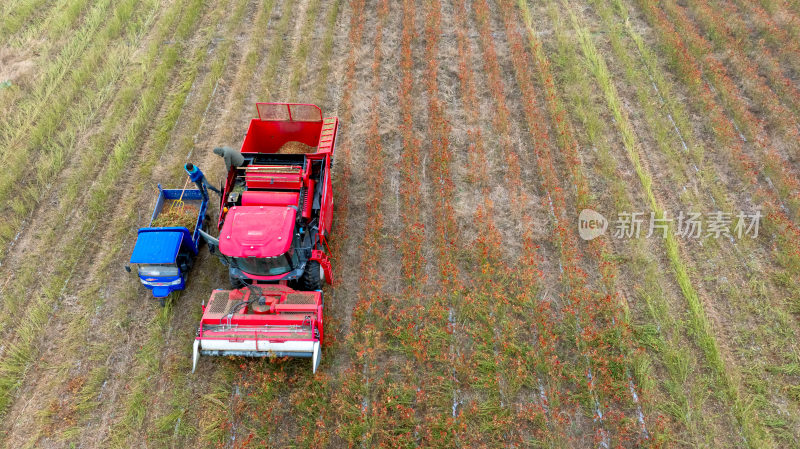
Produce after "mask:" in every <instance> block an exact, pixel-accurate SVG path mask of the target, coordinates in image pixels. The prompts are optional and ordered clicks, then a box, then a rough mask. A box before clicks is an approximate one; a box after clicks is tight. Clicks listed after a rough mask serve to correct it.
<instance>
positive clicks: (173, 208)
mask: <svg viewBox="0 0 800 449" xmlns="http://www.w3.org/2000/svg"><path fill="white" fill-rule="evenodd" d="M176 202H177V201H171V202H170V203H169V204H167V203H165V204H164V207H162V208H161V213H160V214H158V216H157V217H156V219H155V220H153V224H152V227H154V228H168V227H173V226H183V227H184V228H186V229H188V230H190V231H193V230H194V226H195V225H196V224H197V216H198V215H199V214H200V209H198V208H196V207H194V206H190V205H188V204H184V206H183V207H179V206H178V205H176V204H175V203H176Z"/></svg>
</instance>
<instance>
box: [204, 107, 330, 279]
mask: <svg viewBox="0 0 800 449" xmlns="http://www.w3.org/2000/svg"><path fill="white" fill-rule="evenodd" d="M257 109H258V115H259V117H258V118H255V119H253V120H251V122H250V126H249V128H248V131H247V135H246V137H245V139H244V142H243V144H242V149H241V153H242V155H243V156H244V164H243V165H242V166H239V167H231V168H230V170H229V171H228V176H227V179H226V183H225V186H224V190H223V192H222V196H221V200H220V208H219V209H220V215H219V222H218V228H219V242H218V245H216V246H217V247H218V249H219V253H220V259H221V260H222V262H223V263H224V264H225V265H227V266H228V270H229V275H230V280H231V284H232V286H233V287H234V288H238V287H242V286H243V285H245V284H250V283H253V282H254V281H259V282H262V283H265V282H266V283H278V282H280V283H284V284H286V283H288V284H289V285H291V286H292V287H295V288H297V289H300V290H306V291H312V290H319V289H321V288H322V284H323V282H325V281H326V280H327V281H330V280H331V268H330V263H329V261H328V257H327V255H326V253H327V240H326V239H327V235H328V233H329V231H330V228H331V221H332V213H333V194H332V186H331V162H332V157H333V152H334V147H335V139H336V132H337V129H338V119H337V118H336V117H331V118H325V119H323V118H322V112H321V111H320V109H319V108H318V107H317V106H314V105H309V104H287V103H258V104H257ZM286 148H292V150H290V151H287V150H286ZM297 148H300V150H297Z"/></svg>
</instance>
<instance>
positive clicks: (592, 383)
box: [505, 2, 652, 442]
mask: <svg viewBox="0 0 800 449" xmlns="http://www.w3.org/2000/svg"><path fill="white" fill-rule="evenodd" d="M519 7H520V9H521V11H522V16H523V20H524V21H525V26H526V27H527V29H528V31H529V40H530V47H531V50H532V52H533V55H534V61H535V62H536V64H537V67H538V71H539V78H540V81H541V82H542V84H543V86H544V98H545V102H546V104H547V107H548V111H549V113H550V116H551V122H552V123H553V124H554V126H555V128H556V132H557V142H558V144H559V146H560V147H561V149H562V153H563V154H564V155H565V156H564V157H566V158H567V161H568V162H567V163H566V164H565V165H566V166H567V167H568V169H569V172H570V178H569V179H570V180H571V181H572V187H573V189H574V191H575V192H576V202H577V205H578V207H579V208H580V207H592V205H593V201H594V200H592V199H591V197H590V196H589V192H588V182H587V180H586V179H585V175H584V174H583V168H582V163H581V159H580V158H579V157H578V155H577V142H576V139H575V138H574V136H573V131H572V129H571V124H570V123H569V119H568V116H567V115H566V113H565V108H564V106H563V104H562V101H561V98H560V95H559V93H558V91H557V89H556V87H555V84H554V77H553V75H552V72H551V69H550V61H549V60H548V58H547V57H546V56H545V55H544V52H543V51H542V48H541V43H540V42H539V41H538V39H537V38H536V36H535V34H534V31H533V28H532V17H531V15H530V12H529V11H528V9H527V5H525V4H524V3H523V2H520V3H519ZM505 11H506V12H505V18H506V27H507V33H508V34H509V36H510V39H511V41H512V54H516V56H515V57H514V59H515V71H516V73H517V80H518V82H519V83H520V86H521V90H522V92H523V93H525V95H524V97H525V98H526V99H527V98H528V97H530V98H531V99H532V100H527V101H526V104H529V105H535V102H534V101H533V98H535V97H534V94H533V88H532V87H530V86H528V84H529V82H528V81H526V80H525V79H524V77H523V74H524V73H526V71H528V70H531V69H530V68H529V66H528V65H527V64H528V63H527V60H525V59H524V58H523V53H522V51H521V47H522V44H521V42H520V40H521V39H520V38H519V37H518V36H517V35H515V32H514V29H513V28H511V27H510V24H509V21H510V20H511V18H513V17H514V16H513V14H512V13H511V12H510V10H509V8H508V7H506V8H505ZM526 116H527V117H528V123H529V128H530V130H531V132H537V130H536V123H538V122H540V121H541V120H540V119H539V117H541V112H539V111H537V110H536V109H535V108H533V107H528V108H527V109H526ZM538 132H540V133H541V131H538ZM540 138H541V137H540ZM542 153H543V154H545V153H544V152H542ZM550 165H551V166H552V163H550ZM547 170H548V169H547V168H545V169H544V170H541V171H543V172H546V171H547ZM543 176H547V175H546V174H545V175H543ZM545 179H546V178H545ZM550 182H553V181H550ZM556 195H560V193H556ZM563 201H564V200H563V199H557V201H554V205H555V204H560V203H562V202H563ZM555 210H556V209H555V206H554V215H556V214H555ZM562 214H563V212H562ZM556 217H557V215H556ZM562 219H563V215H562ZM556 224H557V225H558V222H556ZM565 234H566V235H565V236H564V237H562V238H564V239H570V240H573V242H574V236H571V235H568V234H567V233H566V232H565ZM569 245H574V243H569ZM565 254H567V256H568V257H569V252H567V253H565ZM589 254H590V255H591V256H592V259H593V260H594V263H595V264H597V265H596V270H597V272H598V273H599V274H600V275H601V276H600V279H599V280H600V282H601V284H602V286H603V289H602V291H596V290H595V291H593V290H589V289H588V287H585V286H583V284H584V283H585V281H584V280H582V278H585V273H582V271H581V269H580V268H577V266H574V267H573V268H569V266H568V265H566V264H565V271H567V273H569V271H570V270H575V271H576V274H574V275H572V276H568V277H567V279H568V282H569V284H568V285H570V286H572V287H573V288H578V289H579V290H578V291H579V292H583V293H581V294H579V295H578V296H579V297H580V298H581V299H580V300H575V297H574V296H572V298H573V302H572V304H570V305H569V306H567V307H566V309H567V311H568V312H569V314H570V315H568V316H572V320H574V321H573V325H574V326H575V327H576V328H578V329H580V331H578V335H576V344H577V349H578V350H579V351H580V352H581V354H582V357H583V358H584V360H585V362H586V363H587V372H588V373H591V377H590V378H589V388H590V393H591V396H592V398H593V401H594V404H593V409H594V410H595V412H596V417H595V419H596V420H598V421H601V422H602V421H603V420H605V421H608V424H607V426H608V427H609V428H610V429H612V430H611V432H610V435H608V433H606V431H605V430H601V431H600V432H599V434H598V437H599V438H609V437H610V438H615V439H617V441H619V442H626V441H630V440H631V439H634V440H637V441H640V439H641V438H649V437H648V432H647V428H646V427H645V417H644V416H643V414H642V408H641V402H642V401H647V397H646V396H645V397H644V398H641V393H642V392H641V391H639V393H638V394H637V393H636V392H635V386H634V384H633V379H632V378H631V375H630V371H629V369H630V367H631V366H632V365H633V364H634V363H638V362H637V360H638V359H639V355H638V354H637V353H636V350H635V344H634V343H633V342H632V341H631V335H630V329H629V324H628V318H627V314H628V311H627V304H626V303H625V299H624V297H623V296H621V295H620V294H619V292H617V287H616V284H615V276H616V273H617V272H618V270H619V268H618V267H617V266H616V264H615V263H614V262H613V256H612V254H611V252H610V249H608V248H607V247H606V243H605V241H604V240H600V239H597V240H594V241H593V242H592V243H591V244H590V245H589ZM572 257H575V256H572ZM562 258H563V257H562ZM570 277H571V280H570V279H569V278H570ZM599 398H602V400H603V401H612V402H611V403H608V405H605V406H602V407H601V405H602V404H603V403H601V402H599ZM612 404H613V405H612ZM633 410H635V413H637V414H638V421H639V422H638V425H631V424H632V423H631V422H629V419H627V418H626V414H627V413H634V411H633ZM629 411H630V412H629ZM651 424H652V423H651ZM651 430H652V429H651Z"/></svg>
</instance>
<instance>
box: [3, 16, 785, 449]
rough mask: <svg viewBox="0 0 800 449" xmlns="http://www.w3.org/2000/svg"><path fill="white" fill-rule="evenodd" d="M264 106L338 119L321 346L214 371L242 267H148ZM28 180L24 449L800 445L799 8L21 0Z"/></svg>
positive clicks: (18, 252) (6, 37) (9, 240)
mask: <svg viewBox="0 0 800 449" xmlns="http://www.w3.org/2000/svg"><path fill="white" fill-rule="evenodd" d="M259 101H268V102H297V103H313V104H317V105H319V106H320V108H321V109H322V111H323V114H324V115H325V116H338V117H339V120H340V123H341V127H340V130H339V135H338V141H337V146H336V154H335V156H336V164H335V168H334V197H335V218H334V225H333V226H334V229H333V232H332V238H331V257H332V260H333V269H334V274H335V282H334V283H333V284H332V285H329V286H326V287H325V292H324V293H325V299H326V301H325V321H326V325H325V335H326V339H325V344H324V348H323V351H322V362H321V364H320V369H319V371H318V372H317V373H316V374H312V372H311V369H310V362H309V361H308V360H306V359H245V358H233V357H229V358H223V357H216V358H212V357H204V358H201V360H200V363H199V365H198V369H197V371H196V372H195V373H192V372H191V368H192V360H191V354H192V343H193V341H194V338H195V334H196V331H197V325H198V322H199V320H200V317H201V314H202V310H201V303H202V302H203V301H208V298H209V295H210V293H211V291H212V290H213V289H214V288H228V286H229V281H228V275H227V270H226V268H225V267H224V266H223V265H222V264H221V263H220V262H219V260H218V259H217V258H216V257H215V256H214V255H211V254H209V252H208V250H207V249H205V248H204V249H203V250H202V252H201V253H200V256H199V259H198V260H197V262H196V264H195V267H194V268H193V270H192V274H191V276H190V277H189V281H188V285H187V288H186V290H184V291H182V292H179V293H174V294H173V295H172V296H170V297H169V298H168V300H167V302H166V305H165V307H163V308H162V307H160V306H159V304H158V302H157V301H155V300H154V299H153V298H152V297H151V296H152V295H150V293H149V291H147V290H146V289H145V288H144V287H142V285H141V284H140V282H139V280H138V278H137V276H136V275H135V274H130V273H127V272H126V271H125V270H124V267H125V265H127V263H128V260H129V258H130V256H131V251H132V248H133V244H134V242H135V239H136V230H137V229H138V228H139V227H141V226H146V225H147V223H148V220H149V217H150V213H151V211H152V207H153V197H154V192H155V191H156V186H157V184H159V183H160V184H162V185H163V186H165V187H175V188H180V186H182V185H183V184H184V181H185V179H186V175H185V173H184V171H183V165H184V163H186V162H193V163H194V164H195V165H197V166H199V167H202V170H203V171H204V172H205V173H206V175H207V176H208V178H209V180H210V181H211V182H212V183H213V184H215V185H218V184H219V182H220V181H221V180H222V179H223V177H224V176H225V169H224V164H223V161H222V159H220V158H219V157H217V156H216V155H215V154H213V153H212V151H211V150H212V148H214V147H216V146H221V145H227V146H231V147H234V148H236V147H238V146H240V145H241V143H242V141H243V139H244V134H245V131H246V130H247V125H248V123H249V120H250V119H251V118H252V117H254V116H255V115H256V109H255V103H256V102H259ZM0 166H2V175H0V316H2V317H3V318H2V320H0V341H1V342H2V343H0V415H2V419H1V420H0V446H1V447H7V448H72V447H74V448H128V447H137V448H138V447H147V448H162V447H163V448H180V447H186V448H205V447H209V448H214V447H220V448H245V447H276V448H278V447H280V448H283V447H330V448H340V447H364V448H366V447H391V448H396V447H418V446H424V447H547V448H551V447H552V448H562V447H564V448H567V447H569V448H573V447H574V448H590V447H596V448H612V447H614V448H616V447H626V448H633V447H655V448H660V447H685V448H695V447H706V448H718V447H724V448H734V447H735V448H739V447H744V448H788V447H800V443H798V441H800V345H798V337H799V336H800V321H798V318H800V1H797V0H660V1H650V0H493V1H492V0H417V1H415V0H397V1H389V0H373V1H370V2H367V1H366V0H294V1H293V0H216V1H212V0H118V1H113V2H112V1H111V0H51V1H45V0H4V1H2V2H0ZM211 208H212V212H213V213H214V214H216V213H217V205H216V203H214V202H213V201H212V206H211ZM587 209H590V210H591V211H595V212H596V213H589V214H588V215H586V216H587V217H590V218H594V219H595V221H592V222H591V224H593V225H603V229H602V230H605V233H603V234H602V235H600V236H598V237H596V238H593V239H588V238H587V236H586V235H585V233H584V231H587V229H588V228H586V227H584V225H587V226H588V225H589V221H588V220H580V219H579V218H582V217H584V215H582V214H581V212H582V211H586V210H587ZM688 217H701V219H698V220H689V219H688ZM637 219H638V220H640V222H641V223H640V224H641V229H640V231H641V232H638V231H639V230H638V229H635V228H634V227H632V226H628V225H633V224H634V223H638V222H637V221H636V220H637ZM626 220H627V221H626ZM692 222H693V223H695V224H697V225H698V226H702V228H696V229H692V228H687V226H688V225H689V224H690V223H692ZM698 223H699V224H698ZM653 225H655V226H653ZM756 225H757V226H758V227H756ZM588 230H591V229H588ZM695 230H696V231H697V232H694V231H695ZM592 236H594V235H592Z"/></svg>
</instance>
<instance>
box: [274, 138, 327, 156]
mask: <svg viewBox="0 0 800 449" xmlns="http://www.w3.org/2000/svg"><path fill="white" fill-rule="evenodd" d="M316 151H317V147H312V146H311V145H306V144H304V143H302V142H297V141H294V140H292V141H289V142H286V143H285V144H283V146H282V147H281V149H280V150H278V153H281V154H307V153H315V152H316Z"/></svg>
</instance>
